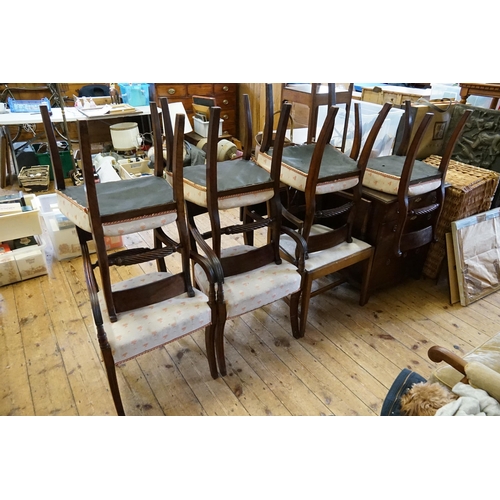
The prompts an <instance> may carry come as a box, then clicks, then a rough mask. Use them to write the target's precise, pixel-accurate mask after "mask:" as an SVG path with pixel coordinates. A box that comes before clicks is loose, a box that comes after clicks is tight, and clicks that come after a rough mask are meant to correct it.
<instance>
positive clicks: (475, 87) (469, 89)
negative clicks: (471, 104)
mask: <svg viewBox="0 0 500 500" xmlns="http://www.w3.org/2000/svg"><path fill="white" fill-rule="evenodd" d="M459 85H460V87H461V90H460V97H461V98H462V100H461V101H460V103H461V104H466V103H467V98H468V97H469V96H470V95H479V96H484V97H491V98H492V99H491V104H490V109H497V106H498V98H499V97H500V83H459Z"/></svg>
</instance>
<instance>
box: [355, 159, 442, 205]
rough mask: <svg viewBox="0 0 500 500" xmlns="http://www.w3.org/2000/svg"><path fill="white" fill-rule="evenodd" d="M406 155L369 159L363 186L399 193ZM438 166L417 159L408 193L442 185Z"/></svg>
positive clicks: (411, 194) (426, 190)
mask: <svg viewBox="0 0 500 500" xmlns="http://www.w3.org/2000/svg"><path fill="white" fill-rule="evenodd" d="M404 159H405V157H404V156H395V155H394V156H380V157H379V158H371V159H370V160H369V161H368V165H367V167H366V171H365V175H364V177H363V186H366V187H368V188H371V189H375V190H376V191H381V192H383V193H387V194H393V195H396V194H398V188H399V180H400V178H401V172H402V170H403V163H404ZM438 175H439V174H438V171H437V168H436V167H434V166H433V165H429V164H428V163H425V162H423V161H418V160H416V161H415V163H414V165H413V171H412V175H411V180H410V185H409V187H408V195H409V196H416V195H421V194H424V193H429V192H430V191H433V190H434V189H437V188H438V187H439V186H440V185H441V179H438V178H436V177H437V176H438Z"/></svg>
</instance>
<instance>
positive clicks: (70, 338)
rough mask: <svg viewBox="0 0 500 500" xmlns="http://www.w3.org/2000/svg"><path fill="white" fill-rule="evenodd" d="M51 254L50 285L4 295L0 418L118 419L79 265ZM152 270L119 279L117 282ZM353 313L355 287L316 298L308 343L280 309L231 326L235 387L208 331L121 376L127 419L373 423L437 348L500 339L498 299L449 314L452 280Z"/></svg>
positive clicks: (401, 289)
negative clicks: (399, 383) (212, 350)
mask: <svg viewBox="0 0 500 500" xmlns="http://www.w3.org/2000/svg"><path fill="white" fill-rule="evenodd" d="M227 216H228V217H234V216H236V213H231V212H230V213H229V214H228V215H227ZM143 239H145V240H147V235H144V234H135V235H131V236H127V237H126V238H124V244H125V245H126V246H133V245H137V244H140V243H141V240H143ZM50 250H51V247H50V244H48V245H47V251H48V261H49V264H50V266H49V267H50V272H49V274H48V275H46V276H42V277H39V278H33V279H31V280H27V281H24V282H19V283H16V284H12V285H8V286H4V287H1V288H0V313H1V314H0V316H1V319H0V325H1V332H0V415H4V416H5V415H115V409H114V405H113V402H112V399H111V395H110V391H109V388H108V383H107V379H106V375H105V372H104V368H103V363H102V361H101V358H100V351H99V348H98V345H97V341H96V338H95V334H94V329H93V324H92V317H91V313H90V307H89V302H88V295H87V291H86V288H85V282H84V279H83V273H82V265H81V258H75V259H72V260H66V261H60V262H59V261H57V260H55V259H52V258H51V254H50ZM145 270H147V269H146V268H145V267H139V266H136V268H134V269H131V270H127V271H126V270H123V269H119V270H116V271H115V273H117V274H115V278H117V279H118V274H119V275H120V276H121V277H124V276H127V275H129V274H130V273H132V274H137V273H142V272H144V271H145ZM357 301H358V292H357V290H356V289H355V288H353V287H351V286H350V285H342V286H341V287H338V288H336V289H334V290H330V291H328V292H327V293H325V294H322V295H319V296H317V297H315V298H313V299H312V302H311V307H310V311H309V318H308V326H307V330H306V335H305V337H304V338H303V339H301V340H295V339H294V338H293V337H292V336H291V332H290V326H289V312H288V307H287V305H286V304H285V303H284V302H283V301H280V302H277V303H275V304H272V305H269V306H266V307H263V308H262V309H259V310H257V311H254V312H251V313H248V314H246V315H244V316H242V317H240V318H237V319H234V320H230V321H228V324H227V327H226V356H227V361H228V375H227V376H226V377H224V378H218V379H217V380H213V379H212V378H211V377H210V373H209V370H208V364H207V359H206V355H205V347H204V337H203V332H202V331H200V332H198V333H196V334H193V335H191V336H188V337H185V338H183V339H181V340H179V341H176V342H173V343H171V344H169V345H167V346H165V347H163V348H161V349H157V350H155V351H153V352H151V353H148V354H145V355H143V356H141V357H139V358H137V359H136V360H133V361H129V362H127V363H126V364H124V365H122V366H121V367H119V368H118V376H119V384H120V387H121V391H122V396H123V400H124V405H125V411H126V412H127V414H128V415H281V416H285V415H306V416H308V415H342V416H355V415H362V416H370V415H378V414H379V413H380V409H381V406H382V402H383V399H384V397H385V395H386V393H387V390H388V388H389V387H390V386H391V384H392V382H393V381H394V379H395V377H396V376H397V375H398V374H399V372H400V371H401V369H403V368H405V367H406V368H410V369H412V370H414V371H417V372H418V373H420V374H421V375H422V376H424V377H428V376H429V374H430V373H431V371H432V369H433V366H434V365H433V363H432V362H430V361H429V360H428V358H427V350H428V348H429V347H430V346H431V345H434V344H439V345H443V346H445V347H448V348H451V349H453V350H455V351H456V352H457V353H459V354H464V353H467V352H468V351H470V350H471V349H472V348H474V347H476V346H478V345H480V344H481V343H483V342H484V341H485V340H487V339H488V338H490V337H491V336H493V335H494V334H496V333H498V330H499V322H500V319H499V318H500V295H499V294H498V293H495V294H492V295H490V296H488V297H486V298H484V299H482V300H481V301H479V302H476V303H474V304H472V305H470V306H468V307H462V306H460V305H459V304H455V305H453V306H452V305H450V303H449V296H448V285H447V279H446V276H442V277H441V279H440V280H439V282H438V283H436V282H435V281H431V280H418V281H415V280H409V281H406V282H404V283H402V284H401V285H399V286H396V287H394V288H391V289H387V290H383V291H379V292H377V293H375V294H374V295H373V296H372V297H371V298H370V301H369V302H368V304H367V305H366V306H364V307H360V306H359V305H358V302H357Z"/></svg>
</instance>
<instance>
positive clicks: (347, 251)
mask: <svg viewBox="0 0 500 500" xmlns="http://www.w3.org/2000/svg"><path fill="white" fill-rule="evenodd" d="M329 231H331V229H330V228H328V227H326V226H323V225H321V224H314V225H313V226H312V227H311V233H310V234H311V236H314V235H318V234H322V233H326V232H329ZM280 247H281V248H282V249H283V250H284V251H285V252H286V253H288V254H289V255H295V247H296V243H295V240H293V239H292V238H291V237H290V236H288V235H286V234H284V235H282V236H281V237H280ZM371 248H372V246H371V245H369V244H368V243H365V242H364V241H361V240H358V239H356V238H352V242H351V243H347V242H343V243H340V244H339V245H336V246H334V247H332V248H327V249H326V250H321V251H319V252H313V253H310V254H309V258H308V259H306V260H305V270H306V271H307V272H313V271H315V270H316V269H320V268H322V267H324V266H328V265H330V264H331V263H332V262H339V261H341V260H346V259H348V258H350V257H353V256H355V255H356V254H360V253H362V252H367V251H368V250H370V249H371ZM368 255H369V254H368Z"/></svg>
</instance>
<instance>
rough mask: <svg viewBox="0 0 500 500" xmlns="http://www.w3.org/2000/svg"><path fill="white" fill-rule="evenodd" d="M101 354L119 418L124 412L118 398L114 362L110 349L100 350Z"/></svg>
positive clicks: (120, 399) (120, 400)
mask: <svg viewBox="0 0 500 500" xmlns="http://www.w3.org/2000/svg"><path fill="white" fill-rule="evenodd" d="M101 352H102V357H103V359H104V366H105V367H106V375H107V376H108V383H109V388H110V390H111V395H112V396H113V402H114V403H115V408H116V413H117V414H118V415H119V416H124V415H125V410H124V408H123V403H122V398H121V396H120V388H119V387H118V379H117V377H116V367H115V361H114V359H113V355H112V354H111V348H102V349H101Z"/></svg>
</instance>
